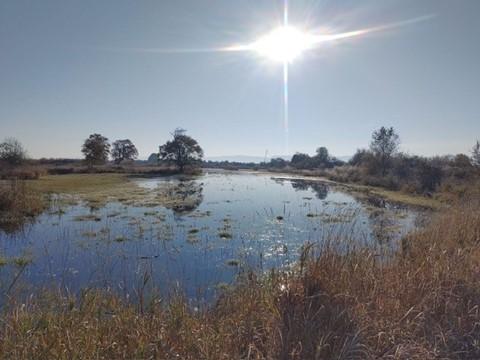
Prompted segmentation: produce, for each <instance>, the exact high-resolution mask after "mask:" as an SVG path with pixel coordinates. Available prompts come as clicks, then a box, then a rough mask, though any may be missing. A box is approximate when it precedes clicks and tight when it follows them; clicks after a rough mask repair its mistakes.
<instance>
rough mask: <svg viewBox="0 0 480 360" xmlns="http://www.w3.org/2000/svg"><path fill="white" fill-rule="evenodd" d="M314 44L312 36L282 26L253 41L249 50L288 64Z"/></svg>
mask: <svg viewBox="0 0 480 360" xmlns="http://www.w3.org/2000/svg"><path fill="white" fill-rule="evenodd" d="M314 43H315V38H314V36H313V35H310V34H308V33H305V32H303V31H301V30H299V29H297V28H295V27H293V26H282V27H279V28H276V29H275V30H273V31H272V32H270V33H269V34H267V35H265V36H263V37H261V38H260V39H258V40H257V41H255V42H254V43H253V44H252V45H251V48H252V50H254V51H256V52H257V53H258V54H260V55H262V56H264V57H267V58H269V59H270V60H273V61H278V62H283V63H290V62H292V61H293V60H294V59H296V58H298V57H299V56H300V55H301V54H302V53H303V52H304V51H305V50H307V49H310V48H311V47H312V46H313V45H314Z"/></svg>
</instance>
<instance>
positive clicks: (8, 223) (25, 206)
mask: <svg viewBox="0 0 480 360" xmlns="http://www.w3.org/2000/svg"><path fill="white" fill-rule="evenodd" d="M44 207H45V204H44V202H43V199H42V196H41V195H40V194H38V193H36V192H35V191H32V190H31V189H30V188H29V187H28V186H27V184H26V183H25V181H22V180H8V181H2V182H0V228H1V229H2V230H5V231H7V232H8V231H15V230H17V229H18V228H19V227H21V226H22V224H23V223H24V222H25V221H27V220H28V219H29V218H32V217H34V216H36V215H38V214H40V213H41V212H42V211H43V209H44Z"/></svg>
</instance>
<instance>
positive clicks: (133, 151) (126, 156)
mask: <svg viewBox="0 0 480 360" xmlns="http://www.w3.org/2000/svg"><path fill="white" fill-rule="evenodd" d="M137 157H138V151H137V148H136V147H135V145H133V143H132V142H131V141H130V140H128V139H125V140H117V141H115V142H114V143H113V144H112V158H113V161H114V162H115V163H116V164H119V163H121V162H122V161H124V160H135V159H136V158H137Z"/></svg>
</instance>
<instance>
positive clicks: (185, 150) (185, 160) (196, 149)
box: [159, 129, 203, 171]
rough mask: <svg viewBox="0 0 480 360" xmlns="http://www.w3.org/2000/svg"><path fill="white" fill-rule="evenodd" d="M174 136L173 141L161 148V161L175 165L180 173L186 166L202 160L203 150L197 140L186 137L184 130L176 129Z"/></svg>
mask: <svg viewBox="0 0 480 360" xmlns="http://www.w3.org/2000/svg"><path fill="white" fill-rule="evenodd" d="M172 135H173V140H170V141H167V142H166V143H165V144H164V145H162V146H160V148H159V158H160V159H162V160H165V161H168V162H172V163H174V164H175V165H176V166H177V167H178V168H179V169H180V171H183V169H184V168H185V166H187V165H190V164H194V163H196V162H199V161H201V160H202V158H203V150H202V148H201V147H200V145H199V144H198V142H197V140H195V139H193V138H191V137H190V136H188V135H185V130H183V129H176V130H175V131H174V133H173V134H172Z"/></svg>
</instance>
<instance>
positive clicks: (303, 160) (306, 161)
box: [290, 153, 311, 169]
mask: <svg viewBox="0 0 480 360" xmlns="http://www.w3.org/2000/svg"><path fill="white" fill-rule="evenodd" d="M290 163H291V164H292V166H293V167H295V168H297V169H308V168H309V167H310V166H311V158H310V156H308V154H303V153H296V154H295V155H293V156H292V160H290Z"/></svg>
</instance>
